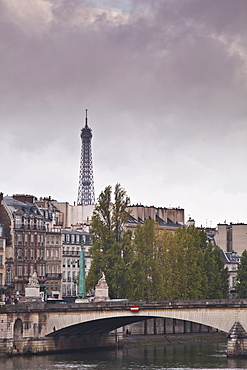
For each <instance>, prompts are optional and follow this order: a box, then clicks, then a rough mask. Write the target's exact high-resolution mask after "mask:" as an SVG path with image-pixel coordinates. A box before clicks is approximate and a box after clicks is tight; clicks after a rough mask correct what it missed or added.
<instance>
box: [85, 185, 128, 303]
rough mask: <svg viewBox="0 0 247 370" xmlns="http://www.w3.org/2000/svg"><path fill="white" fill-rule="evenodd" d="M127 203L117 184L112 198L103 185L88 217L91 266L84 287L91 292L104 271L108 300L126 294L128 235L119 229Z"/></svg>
mask: <svg viewBox="0 0 247 370" xmlns="http://www.w3.org/2000/svg"><path fill="white" fill-rule="evenodd" d="M112 198H113V200H112ZM129 203H130V199H129V197H128V196H127V194H126V191H125V190H124V189H123V188H122V187H121V185H120V184H116V186H115V189H114V197H113V194H112V187H111V186H107V187H106V188H105V190H104V191H102V192H101V194H100V195H99V198H98V201H97V205H96V207H95V209H94V213H93V216H92V223H91V230H90V236H91V240H92V247H91V248H90V252H91V256H92V264H91V267H90V270H89V273H88V276H87V279H86V288H87V290H89V289H94V288H95V285H96V284H97V282H98V280H99V278H100V275H101V273H102V272H104V273H105V276H106V281H107V283H108V286H109V293H110V296H111V298H122V297H124V294H125V291H126V280H125V279H128V278H127V275H128V274H127V273H128V262H129V259H130V258H129V257H128V254H130V253H131V234H130V233H129V232H124V227H123V226H124V223H125V222H126V221H127V220H128V218H129V213H128V212H127V207H128V206H129Z"/></svg>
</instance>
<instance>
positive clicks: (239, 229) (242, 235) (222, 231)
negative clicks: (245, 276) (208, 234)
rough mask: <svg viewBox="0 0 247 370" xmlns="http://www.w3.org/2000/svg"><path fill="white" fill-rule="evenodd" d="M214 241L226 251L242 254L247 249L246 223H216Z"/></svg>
mask: <svg viewBox="0 0 247 370" xmlns="http://www.w3.org/2000/svg"><path fill="white" fill-rule="evenodd" d="M215 241H216V243H217V245H218V246H219V247H220V248H221V249H223V250H224V251H226V252H236V253H237V254H242V253H243V251H244V250H245V249H247V224H244V223H237V224H233V223H230V224H218V225H217V232H216V235H215Z"/></svg>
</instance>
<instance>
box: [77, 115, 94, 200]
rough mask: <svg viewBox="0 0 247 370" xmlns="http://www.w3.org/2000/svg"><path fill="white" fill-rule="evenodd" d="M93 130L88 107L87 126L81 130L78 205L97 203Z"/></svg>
mask: <svg viewBox="0 0 247 370" xmlns="http://www.w3.org/2000/svg"><path fill="white" fill-rule="evenodd" d="M92 136H93V135H92V130H91V128H89V127H88V125H87V109H86V119H85V126H84V127H83V128H82V130H81V162H80V177H79V188H78V199H77V205H83V206H87V205H89V204H95V195H94V181H93V162H92V147H91V140H92Z"/></svg>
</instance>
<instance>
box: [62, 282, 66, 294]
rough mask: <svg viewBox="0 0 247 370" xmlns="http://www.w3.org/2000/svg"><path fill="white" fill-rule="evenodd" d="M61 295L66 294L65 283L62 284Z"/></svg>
mask: <svg viewBox="0 0 247 370" xmlns="http://www.w3.org/2000/svg"><path fill="white" fill-rule="evenodd" d="M62 295H63V296H65V295H66V285H65V284H63V285H62Z"/></svg>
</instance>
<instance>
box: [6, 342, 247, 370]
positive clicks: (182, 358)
mask: <svg viewBox="0 0 247 370" xmlns="http://www.w3.org/2000/svg"><path fill="white" fill-rule="evenodd" d="M240 368H241V369H247V359H231V358H227V357H226V344H225V343H223V342H219V343H208V342H207V343H205V342H204V343H202V342H200V343H198V342H197V343H189V344H188V343H186V344H171V345H167V344H166V345H162V344H159V345H149V346H144V347H141V346H137V347H129V348H124V349H118V350H107V351H94V352H86V353H85V352H84V353H70V354H59V355H49V356H32V357H13V358H4V357H2V358H0V369H1V370H16V369H18V370H63V369H66V370H70V369H72V370H77V369H78V370H91V369H92V370H94V369H97V370H138V369H142V370H150V369H155V370H164V369H172V370H180V369H181V370H192V369H204V370H206V369H210V370H212V369H240Z"/></svg>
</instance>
